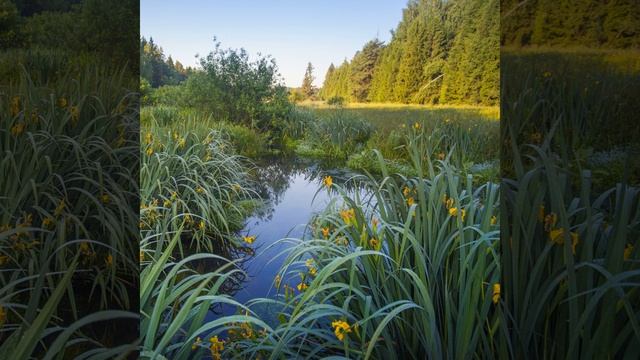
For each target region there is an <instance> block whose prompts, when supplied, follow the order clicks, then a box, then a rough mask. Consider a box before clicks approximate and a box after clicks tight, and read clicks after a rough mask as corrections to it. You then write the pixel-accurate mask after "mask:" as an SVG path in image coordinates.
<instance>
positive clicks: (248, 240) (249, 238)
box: [243, 236, 256, 244]
mask: <svg viewBox="0 0 640 360" xmlns="http://www.w3.org/2000/svg"><path fill="white" fill-rule="evenodd" d="M243 239H244V242H246V243H247V244H253V242H254V241H256V237H255V236H244V237H243Z"/></svg>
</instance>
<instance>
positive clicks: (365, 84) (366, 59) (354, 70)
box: [350, 39, 384, 102]
mask: <svg viewBox="0 0 640 360" xmlns="http://www.w3.org/2000/svg"><path fill="white" fill-rule="evenodd" d="M383 48H384V44H383V43H382V42H381V41H380V40H378V39H374V40H371V41H369V42H368V43H366V44H365V45H364V47H363V48H362V50H361V51H358V52H357V53H356V55H355V56H354V57H353V60H351V79H350V82H351V94H350V95H351V98H352V99H353V100H354V101H357V102H365V101H367V100H368V98H369V90H370V88H371V80H372V79H373V72H374V69H375V65H376V63H377V62H378V57H379V56H380V53H381V51H382V49H383Z"/></svg>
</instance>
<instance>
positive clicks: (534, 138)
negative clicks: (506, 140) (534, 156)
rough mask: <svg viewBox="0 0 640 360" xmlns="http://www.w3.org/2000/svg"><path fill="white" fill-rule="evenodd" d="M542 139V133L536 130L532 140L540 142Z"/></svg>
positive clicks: (535, 142) (536, 142)
mask: <svg viewBox="0 0 640 360" xmlns="http://www.w3.org/2000/svg"><path fill="white" fill-rule="evenodd" d="M541 141H542V134H541V133H539V132H534V133H532V134H531V142H532V143H534V144H539V143H540V142H541Z"/></svg>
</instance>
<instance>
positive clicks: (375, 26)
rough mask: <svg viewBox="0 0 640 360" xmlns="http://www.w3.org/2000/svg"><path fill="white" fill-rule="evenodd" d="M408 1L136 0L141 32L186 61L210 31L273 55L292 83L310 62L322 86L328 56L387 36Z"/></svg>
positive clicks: (333, 59) (227, 43)
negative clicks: (138, 5)
mask: <svg viewBox="0 0 640 360" xmlns="http://www.w3.org/2000/svg"><path fill="white" fill-rule="evenodd" d="M406 5H407V1H406V0H350V1H342V0H323V1H299V0H279V1H258V0H237V1H196V0H185V1H168V0H141V1H140V14H141V15H140V29H141V31H140V33H141V35H142V36H145V37H146V38H149V37H153V40H154V42H155V43H156V44H159V45H160V46H162V48H163V50H164V53H165V54H166V55H167V56H168V55H171V56H172V58H173V59H174V60H179V61H180V62H181V63H182V64H184V65H185V66H194V65H196V64H197V63H198V62H197V60H196V59H195V55H196V54H200V55H201V56H206V55H207V54H208V53H209V52H210V51H211V50H212V48H213V45H214V43H213V37H214V36H216V37H217V38H218V40H219V41H221V42H222V46H223V47H225V48H226V47H231V48H240V47H242V48H245V49H246V50H247V52H248V53H249V54H250V55H252V56H255V55H256V54H257V53H262V54H263V55H267V54H268V55H272V56H273V57H274V58H275V59H276V61H277V64H278V68H279V70H280V74H281V75H282V77H283V79H284V82H285V85H287V86H291V87H299V86H300V85H301V84H302V79H303V77H304V73H305V69H306V67H307V63H308V62H311V63H312V64H313V67H314V76H315V78H316V79H315V81H314V85H315V86H321V85H322V82H323V81H324V75H325V73H326V72H327V69H328V68H329V65H330V64H331V63H334V64H340V63H342V61H343V60H344V59H345V58H351V57H352V56H353V54H354V53H355V52H356V51H358V50H360V49H361V48H362V45H363V44H365V43H366V42H367V41H369V40H372V39H374V38H375V37H376V35H377V36H378V37H379V39H380V40H383V41H388V40H389V39H390V38H391V34H390V30H392V29H395V28H396V26H397V25H398V22H399V21H400V19H401V18H402V9H403V8H404V7H405V6H406Z"/></svg>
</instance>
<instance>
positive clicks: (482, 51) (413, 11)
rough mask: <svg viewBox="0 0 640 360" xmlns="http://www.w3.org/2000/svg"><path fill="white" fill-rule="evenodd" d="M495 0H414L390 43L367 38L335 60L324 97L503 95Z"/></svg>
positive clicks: (488, 98) (469, 99) (482, 98)
mask: <svg viewBox="0 0 640 360" xmlns="http://www.w3.org/2000/svg"><path fill="white" fill-rule="evenodd" d="M499 12H500V4H499V2H498V0H448V1H446V0H410V1H409V3H408V4H407V6H406V8H405V9H404V10H403V15H402V20H401V21H400V23H399V24H398V26H397V28H396V29H395V30H393V31H392V37H391V40H390V41H389V42H388V43H387V44H385V43H383V42H382V41H380V40H378V39H374V40H371V41H369V42H367V43H366V44H365V45H364V46H363V48H362V49H361V50H360V51H358V52H357V53H356V54H355V55H354V56H353V58H352V59H351V60H350V61H349V60H347V59H345V60H344V62H342V64H340V65H338V66H335V65H334V64H331V65H330V66H329V69H328V70H327V73H326V76H325V80H324V83H323V86H322V88H321V89H320V91H319V93H318V95H319V97H320V98H322V99H324V100H330V99H335V98H341V99H344V100H346V101H352V102H395V103H412V104H483V105H495V104H497V103H498V99H499V59H500V57H499V55H500V54H499V52H500V49H499V47H500V34H499V32H500V22H499V17H498V14H499Z"/></svg>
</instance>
